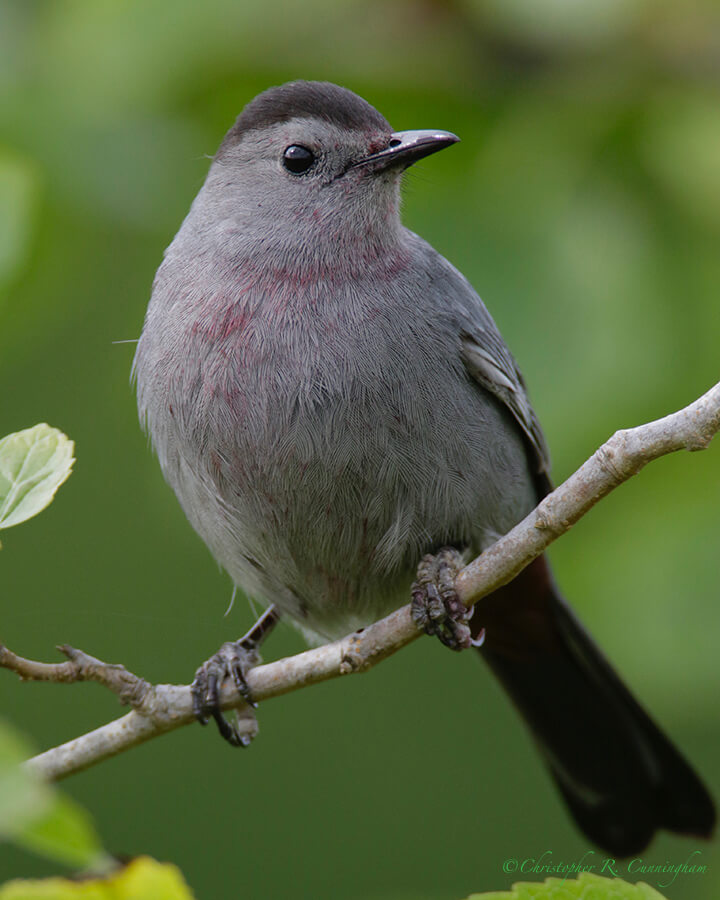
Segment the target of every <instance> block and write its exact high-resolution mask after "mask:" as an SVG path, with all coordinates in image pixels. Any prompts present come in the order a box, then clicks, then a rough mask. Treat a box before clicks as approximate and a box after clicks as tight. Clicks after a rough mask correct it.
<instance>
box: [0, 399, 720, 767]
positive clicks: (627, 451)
mask: <svg viewBox="0 0 720 900" xmlns="http://www.w3.org/2000/svg"><path fill="white" fill-rule="evenodd" d="M718 431H720V383H719V384H717V385H715V387H714V388H712V389H711V390H710V391H708V392H707V393H706V394H705V395H704V396H702V397H700V398H699V399H698V400H696V401H695V402H694V403H692V404H690V406H688V407H686V408H685V409H682V410H680V411H679V412H676V413H674V414H672V415H669V416H666V417H665V418H663V419H659V420H657V421H656V422H650V423H649V424H647V425H640V426H639V427H637V428H632V429H628V430H624V431H618V432H616V433H615V434H614V435H613V436H612V437H611V438H610V439H609V440H608V441H606V442H605V443H604V444H603V445H602V447H600V449H599V450H597V451H596V452H595V453H594V454H593V455H592V456H591V457H590V459H589V460H588V461H587V462H586V463H584V464H583V465H582V466H581V467H580V468H579V469H578V470H577V472H575V473H574V474H573V475H571V476H570V478H568V479H567V481H565V482H564V483H563V484H562V485H560V486H559V487H558V488H557V489H556V490H555V491H553V492H552V493H551V494H549V495H548V496H547V497H546V498H545V499H544V500H543V501H542V502H541V503H540V504H539V505H538V507H537V508H536V509H535V510H533V512H532V513H530V515H528V516H527V517H526V518H525V519H523V521H522V522H520V523H519V524H518V525H516V526H515V528H513V529H512V530H511V531H510V532H508V534H506V535H505V536H504V537H502V538H500V540H498V541H497V542H496V543H495V544H493V545H492V547H490V548H489V549H488V550H486V551H485V552H484V553H483V554H482V555H481V556H479V557H478V558H477V559H475V560H473V562H471V563H470V564H469V565H468V566H466V567H465V569H463V571H462V572H461V573H460V575H459V576H458V579H457V582H456V588H457V590H458V592H459V594H460V596H461V598H462V599H463V600H464V602H465V603H466V604H467V605H470V604H472V603H474V602H477V600H479V599H480V598H481V597H483V596H485V595H486V594H489V593H491V592H492V591H493V590H495V589H496V588H498V587H500V586H501V585H503V584H506V583H507V582H508V581H510V580H512V578H514V577H515V576H516V575H517V574H518V573H519V572H520V571H521V570H522V569H524V568H525V566H527V565H528V564H529V563H530V562H532V560H533V559H535V558H536V557H537V556H539V555H540V554H541V553H542V552H543V551H544V550H545V549H546V548H547V547H548V546H549V545H550V544H551V543H552V542H553V541H554V540H556V539H557V538H558V537H560V535H562V534H564V533H565V532H566V531H567V530H568V529H569V528H570V527H571V526H572V525H574V524H575V522H577V521H578V520H579V519H580V518H581V517H582V516H583V515H585V513H586V512H588V510H590V509H591V508H592V507H593V506H594V505H595V503H597V502H598V500H600V499H602V498H603V497H605V496H606V495H607V494H609V493H610V491H612V490H613V489H614V488H616V487H617V486H618V485H619V484H622V482H624V481H626V480H627V479H628V478H630V477H631V476H632V475H635V474H636V473H637V472H639V471H640V470H641V469H642V468H643V467H644V466H645V465H647V463H649V462H651V461H652V460H654V459H658V458H659V457H660V456H664V455H666V454H668V453H673V452H674V451H676V450H702V449H704V448H706V447H707V446H708V445H709V443H710V441H711V440H712V438H713V436H714V435H715V434H716V433H717V432H718ZM417 637H419V631H418V629H417V626H416V625H415V623H414V622H413V620H412V617H411V614H410V607H409V606H404V607H402V609H399V610H397V612H394V613H392V615H390V616H387V617H386V618H385V619H382V620H381V621H379V622H376V623H375V624H373V625H370V626H369V627H368V628H365V629H364V630H362V631H360V632H356V633H355V634H352V635H349V636H348V637H346V638H343V640H340V641H335V642H334V643H332V644H327V645H325V646H323V647H318V648H316V649H313V650H307V651H305V652H304V653H299V654H297V655H296V656H292V657H288V658H286V659H281V660H278V661H277V662H273V663H268V664H267V665H262V666H258V667H256V668H254V669H252V670H251V671H250V672H249V673H248V678H247V680H248V685H249V687H250V691H251V693H252V696H253V697H254V698H255V699H257V700H258V701H262V700H268V699H270V698H271V697H277V696H279V695H280V694H286V693H288V692H290V691H294V690H298V689H299V688H302V687H307V686H309V685H311V684H318V683H319V682H321V681H326V680H327V679H329V678H336V677H338V676H339V675H347V674H351V673H355V672H364V671H367V670H368V669H370V668H371V667H372V666H374V665H376V664H377V663H378V662H380V661H382V660H383V659H385V658H386V657H388V656H390V655H391V654H393V653H395V652H396V651H397V650H399V649H400V648H401V647H404V646H405V645H406V644H409V643H410V642H411V641H413V640H415V638H417ZM60 649H61V650H62V651H63V652H64V653H65V654H66V656H68V658H69V661H68V662H65V663H59V664H55V665H52V664H46V663H37V662H33V661H31V660H26V659H23V658H22V657H18V656H16V655H15V654H14V653H12V652H11V651H9V650H7V648H5V647H2V646H0V666H4V667H5V668H9V669H11V670H12V671H14V672H16V673H17V674H18V675H20V677H21V678H24V679H27V680H40V681H56V682H68V681H87V680H93V681H98V682H100V683H101V684H103V685H105V686H106V687H108V688H109V689H110V690H111V691H113V692H114V693H115V694H116V695H117V696H118V697H119V698H120V699H121V701H122V702H124V703H129V704H130V705H132V706H133V711H132V712H130V713H128V715H126V716H123V717H122V718H121V719H117V720H116V721H114V722H110V723H109V724H107V725H103V726H102V727H100V728H97V729H96V730H95V731H91V732H89V733H88V734H85V735H82V736H81V737H79V738H76V739H75V740H73V741H69V742H68V743H66V744H62V745H61V746H59V747H54V748H53V749H51V750H47V751H46V752H45V753H41V754H39V755H38V756H36V757H34V758H33V759H31V760H29V761H28V763H27V765H28V767H29V768H31V769H32V770H34V771H36V772H38V773H40V774H41V775H42V776H43V777H45V778H47V779H49V780H58V779H61V778H64V777H66V776H68V775H71V774H73V773H74V772H79V771H81V770H82V769H86V768H88V767H89V766H92V765H94V764H96V763H98V762H100V761H101V760H103V759H107V758H108V757H110V756H114V755H115V754H117V753H121V752H123V751H124V750H128V749H129V748H130V747H134V746H136V745H137V744H141V743H144V742H145V741H147V740H150V739H151V738H154V737H157V736H158V735H160V734H165V733H166V732H168V731H172V730H174V729H175V728H179V727H181V726H183V725H187V724H189V723H190V722H192V721H194V718H193V714H192V704H191V698H190V688H189V686H186V685H185V686H181V685H151V684H149V683H148V682H146V681H144V680H143V679H141V678H138V677H137V676H135V675H133V674H132V673H130V672H128V671H127V670H126V669H125V668H124V667H123V666H117V665H112V666H110V665H107V664H105V663H102V662H101V661H100V660H97V659H95V658H94V657H91V656H88V655H87V654H85V653H83V652H82V651H78V650H73V649H72V648H70V647H61V648H60ZM221 701H222V707H223V709H231V708H235V709H237V710H238V711H239V723H238V724H239V727H240V729H241V730H242V732H243V733H244V734H246V735H247V736H249V737H252V736H253V735H254V733H255V731H256V730H257V723H256V721H255V717H254V715H253V713H252V710H250V708H249V707H248V706H247V704H245V702H244V700H242V698H241V697H239V695H238V694H237V692H236V691H235V689H234V688H233V687H232V686H231V685H230V684H228V683H226V684H225V685H224V686H223V691H222V695H221Z"/></svg>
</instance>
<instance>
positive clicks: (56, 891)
mask: <svg viewBox="0 0 720 900" xmlns="http://www.w3.org/2000/svg"><path fill="white" fill-rule="evenodd" d="M0 900H194V898H193V894H192V892H191V891H190V888H189V887H188V886H187V884H186V882H185V879H184V878H183V876H182V873H181V872H180V870H179V869H178V868H177V866H174V865H171V864H170V863H159V862H157V861H156V860H154V859H150V858H149V857H147V856H140V857H138V858H137V859H134V860H133V861H132V862H131V863H129V864H128V865H126V866H123V867H122V868H119V869H117V870H116V871H115V872H113V873H112V874H110V875H109V876H107V877H105V878H89V879H85V880H82V881H71V880H69V879H67V878H44V879H42V880H39V881H23V880H19V879H18V880H16V881H9V882H7V883H6V884H4V885H3V886H2V887H0Z"/></svg>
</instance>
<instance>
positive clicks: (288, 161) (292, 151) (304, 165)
mask: <svg viewBox="0 0 720 900" xmlns="http://www.w3.org/2000/svg"><path fill="white" fill-rule="evenodd" d="M314 162H315V154H314V153H313V152H312V150H308V148H307V147H302V146H301V145H300V144H291V145H290V146H289V147H288V148H287V149H286V150H285V152H284V153H283V165H284V166H285V168H286V169H287V170H288V172H292V173H293V175H302V174H303V172H307V170H308V169H309V168H310V166H311V165H312V164H313V163H314Z"/></svg>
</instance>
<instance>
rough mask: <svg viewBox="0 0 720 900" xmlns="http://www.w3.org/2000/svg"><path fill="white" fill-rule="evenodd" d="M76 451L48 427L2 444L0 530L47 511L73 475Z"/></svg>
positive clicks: (6, 439) (13, 436) (22, 433)
mask: <svg viewBox="0 0 720 900" xmlns="http://www.w3.org/2000/svg"><path fill="white" fill-rule="evenodd" d="M74 449H75V445H74V444H73V442H72V441H71V440H70V439H69V438H68V437H66V436H65V435H64V434H63V433H62V431H58V429H57V428H51V427H50V426H49V425H45V424H42V425H35V427H34V428H26V429H25V430H24V431H18V432H16V433H15V434H9V435H8V436H7V437H4V438H3V439H2V440H0V528H10V526H11V525H17V524H19V523H20V522H24V521H25V520H26V519H29V518H31V517H32V516H34V515H37V513H39V512H40V511H41V510H42V509H45V507H46V506H47V505H48V504H49V503H50V501H51V500H52V498H53V497H54V496H55V491H57V489H58V488H59V487H60V485H61V484H62V483H63V482H64V481H65V480H66V479H67V478H68V477H69V475H70V472H71V471H72V465H73V463H74V462H75V459H74V457H73V450H74Z"/></svg>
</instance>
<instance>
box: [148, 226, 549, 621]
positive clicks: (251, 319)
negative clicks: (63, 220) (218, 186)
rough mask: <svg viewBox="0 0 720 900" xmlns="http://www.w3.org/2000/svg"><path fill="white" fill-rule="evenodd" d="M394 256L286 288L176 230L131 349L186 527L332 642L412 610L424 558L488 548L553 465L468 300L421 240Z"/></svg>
mask: <svg viewBox="0 0 720 900" xmlns="http://www.w3.org/2000/svg"><path fill="white" fill-rule="evenodd" d="M401 251H402V252H401V253H400V254H399V256H398V260H399V262H398V264H397V266H395V267H393V266H388V261H387V260H384V261H383V265H382V267H380V266H379V264H378V266H377V267H375V268H374V267H373V265H372V264H369V265H368V266H367V268H366V269H365V271H363V272H362V273H360V274H357V275H356V277H354V278H353V279H349V280H346V281H345V282H344V283H338V281H337V280H336V281H335V282H334V283H333V284H332V285H329V284H328V283H324V282H323V281H322V279H308V280H307V282H306V283H302V282H300V281H298V279H293V278H288V279H287V280H286V281H284V282H283V283H282V285H281V286H280V287H279V288H278V287H277V285H276V284H275V282H272V281H271V285H273V286H267V284H266V282H264V275H263V273H262V272H258V271H257V269H256V268H253V266H252V265H251V264H250V263H248V264H247V265H246V266H245V267H243V266H238V265H237V261H236V258H235V257H234V256H233V255H232V254H231V252H230V250H229V249H225V250H218V249H212V250H209V251H207V252H195V253H193V254H189V253H188V248H187V237H186V236H185V235H184V231H183V230H182V229H181V231H180V233H179V235H178V237H177V238H176V241H175V242H174V244H173V245H171V247H170V248H169V251H168V253H167V254H166V259H165V261H164V263H163V265H162V266H161V268H160V270H159V272H158V276H157V278H156V283H155V286H154V293H153V298H152V301H151V304H150V307H149V309H148V317H147V321H146V327H145V331H144V333H143V336H142V339H141V341H140V343H139V346H138V351H137V357H136V364H135V371H136V376H137V380H138V394H139V405H140V411H141V415H142V417H143V418H144V419H146V421H147V427H148V429H149V432H150V435H151V437H152V440H153V444H154V446H155V448H156V451H157V453H158V456H159V458H160V462H161V465H162V469H163V472H164V474H165V477H166V479H167V480H168V482H169V483H170V484H171V486H172V487H173V488H174V490H175V492H176V493H177V495H178V498H179V499H180V502H181V504H182V506H183V508H184V510H185V512H186V514H187V516H188V518H189V519H190V521H191V523H192V524H193V526H194V527H195V529H196V530H197V531H198V533H199V534H200V535H201V536H202V538H203V539H204V540H205V542H206V543H207V544H208V546H209V548H210V549H211V551H212V553H213V554H214V555H215V557H216V558H217V559H218V560H219V561H220V562H221V564H222V565H223V566H224V567H225V568H226V569H227V571H228V572H229V573H230V575H231V577H232V578H233V580H234V581H235V582H236V583H237V584H238V585H239V586H240V587H241V588H242V589H243V590H244V591H245V592H246V593H247V594H248V595H250V596H252V597H254V598H256V599H258V600H260V601H261V602H263V603H266V604H269V603H271V602H274V603H276V604H278V606H279V607H280V609H281V610H283V611H284V612H285V613H286V614H288V615H289V616H291V617H292V618H293V619H294V620H295V621H296V622H297V624H298V626H299V627H300V628H301V629H302V630H303V631H304V632H305V633H306V634H315V635H317V636H318V637H320V638H325V639H327V638H332V637H336V636H339V635H341V634H343V633H347V632H348V631H350V630H352V629H353V628H355V627H358V626H360V625H364V624H367V623H368V622H370V621H372V620H374V619H375V618H377V617H378V616H379V615H381V614H385V613H387V612H389V611H390V610H392V609H393V608H395V607H396V606H398V605H400V604H401V603H403V602H407V599H408V589H409V585H410V583H411V581H412V578H413V574H414V570H415V567H416V565H417V563H418V561H419V558H420V556H421V555H422V554H423V553H425V552H428V551H429V550H432V549H434V548H438V547H440V546H442V545H443V544H453V545H455V546H459V547H467V548H468V549H470V550H471V551H472V552H473V553H475V552H478V551H479V550H481V549H483V548H484V547H485V546H487V545H488V544H490V543H492V542H493V541H494V540H495V539H497V537H498V536H499V535H501V534H503V533H505V532H506V531H507V530H508V529H509V528H511V527H512V525H514V524H515V523H516V522H517V521H518V520H519V519H520V518H521V517H522V516H524V515H525V514H526V513H527V512H529V510H530V509H531V508H532V507H533V506H534V505H535V503H536V500H537V489H536V486H535V483H534V477H535V475H534V473H536V472H546V471H547V468H548V460H547V451H546V449H545V444H544V440H543V437H542V433H541V431H540V428H539V426H538V423H537V420H536V418H535V416H534V413H533V411H532V409H531V407H530V404H529V402H528V399H527V394H526V391H525V387H524V384H523V382H522V378H521V376H520V373H519V372H518V370H517V367H516V366H515V363H514V361H513V359H512V356H511V355H510V353H509V351H508V350H507V348H506V346H505V344H504V342H503V340H502V338H501V337H500V335H499V333H498V331H497V328H496V326H495V324H494V323H493V321H492V319H491V317H490V315H489V313H488V312H487V310H486V309H485V307H484V305H483V304H482V302H481V301H480V299H479V297H478V296H477V294H476V293H475V291H474V290H473V289H472V287H471V286H470V285H469V284H468V282H467V281H466V279H465V278H464V277H463V276H462V275H460V273H458V272H457V270H455V269H454V268H453V267H452V266H451V265H450V264H449V263H448V262H447V261H446V260H444V259H443V258H442V257H441V256H440V255H439V254H438V253H437V252H436V251H435V250H433V249H432V248H431V247H430V246H429V245H428V244H427V243H425V242H424V241H422V240H421V239H420V238H419V237H417V236H416V235H414V234H412V233H411V232H407V231H405V232H404V238H403V246H402V248H401ZM230 270H231V271H230ZM227 283H231V284H232V285H233V291H231V292H230V293H228V292H227V291H221V290H218V289H214V287H213V286H214V285H222V284H227ZM264 284H265V286H264ZM438 297H440V298H441V300H440V301H439V300H438Z"/></svg>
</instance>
